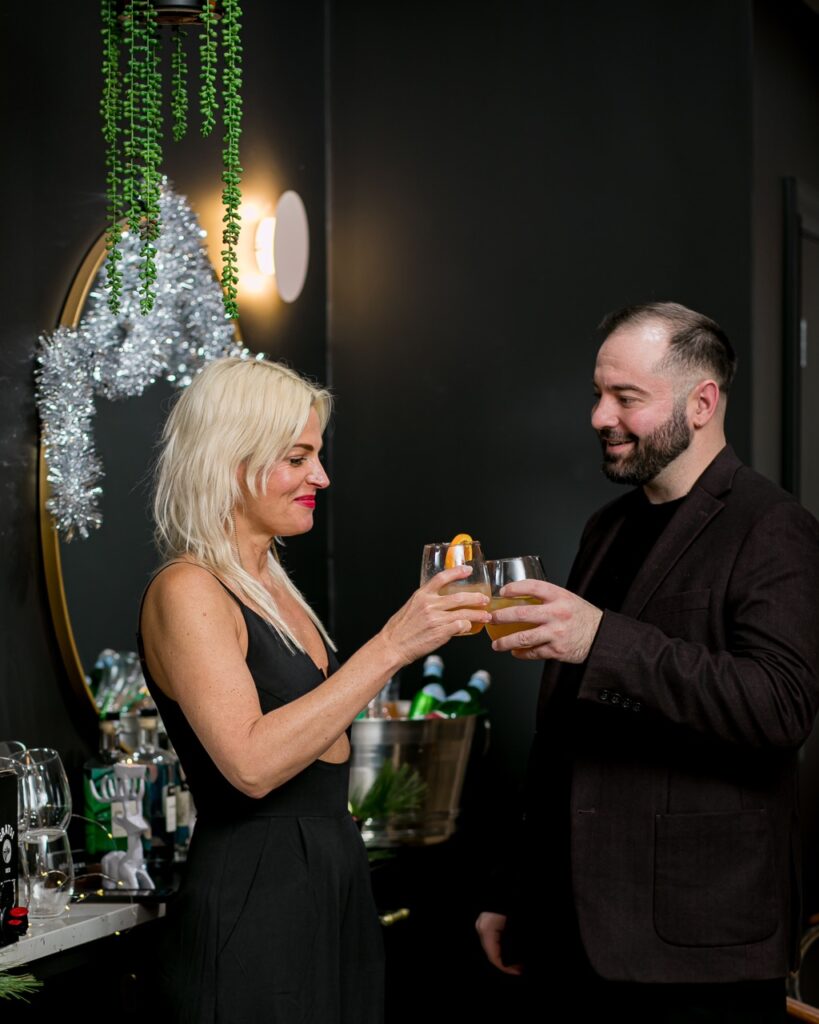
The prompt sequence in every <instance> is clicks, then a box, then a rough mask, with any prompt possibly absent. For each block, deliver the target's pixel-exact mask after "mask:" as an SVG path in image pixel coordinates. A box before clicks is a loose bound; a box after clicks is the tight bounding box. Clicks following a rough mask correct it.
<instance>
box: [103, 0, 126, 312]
mask: <svg viewBox="0 0 819 1024" xmlns="http://www.w3.org/2000/svg"><path fill="white" fill-rule="evenodd" d="M119 41H120V29H119V22H118V21H117V17H116V12H115V10H114V0H102V80H103V87H102V101H101V103H100V113H101V114H102V136H103V138H104V139H105V170H106V173H105V185H106V219H107V223H108V228H107V231H106V236H105V248H106V250H107V252H108V259H107V260H106V264H105V276H106V283H105V288H106V290H107V291H108V305H109V308H110V310H111V312H112V313H113V314H114V315H115V316H116V314H117V313H118V312H119V310H120V305H121V300H122V269H121V267H120V265H119V264H120V262H121V260H122V250H121V249H120V239H121V237H122V229H121V227H120V220H121V219H122V172H123V168H122V159H121V154H120V113H121V103H122V79H121V76H120V70H119Z"/></svg>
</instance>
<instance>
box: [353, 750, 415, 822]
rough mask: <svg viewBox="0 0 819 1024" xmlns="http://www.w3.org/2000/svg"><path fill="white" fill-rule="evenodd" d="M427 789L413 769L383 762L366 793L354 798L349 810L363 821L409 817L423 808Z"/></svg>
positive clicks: (358, 794)
mask: <svg viewBox="0 0 819 1024" xmlns="http://www.w3.org/2000/svg"><path fill="white" fill-rule="evenodd" d="M426 789H427V785H426V783H425V782H424V780H423V779H422V778H421V776H420V775H419V774H418V772H417V771H416V770H415V769H414V768H412V767H411V766H410V765H408V764H402V765H399V766H398V767H397V768H396V767H395V765H394V764H393V763H392V761H384V762H383V764H382V765H381V767H380V768H379V769H378V774H377V775H376V777H375V779H374V780H373V783H372V785H371V786H370V788H369V789H368V790H367V792H366V793H363V794H360V793H354V794H352V795H351V797H350V808H351V811H352V813H353V814H354V815H355V817H357V818H360V819H361V820H362V821H363V820H366V819H367V818H386V817H388V816H389V815H390V814H408V813H409V812H410V811H415V810H417V809H418V808H419V807H420V806H421V803H422V802H423V799H424V794H425V793H426Z"/></svg>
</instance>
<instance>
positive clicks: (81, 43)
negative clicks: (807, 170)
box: [0, 0, 327, 764]
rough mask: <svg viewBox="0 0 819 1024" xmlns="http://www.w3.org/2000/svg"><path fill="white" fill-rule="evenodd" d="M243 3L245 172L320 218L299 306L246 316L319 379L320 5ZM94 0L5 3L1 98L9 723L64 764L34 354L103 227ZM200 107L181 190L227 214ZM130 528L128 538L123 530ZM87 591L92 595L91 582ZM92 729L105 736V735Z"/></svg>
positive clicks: (1, 669) (297, 560) (175, 169)
mask: <svg viewBox="0 0 819 1024" xmlns="http://www.w3.org/2000/svg"><path fill="white" fill-rule="evenodd" d="M244 6H245V17H244V23H243V30H244V67H245V73H244V102H245V118H244V134H243V137H242V146H241V152H242V163H243V165H244V169H245V179H246V181H247V182H248V183H249V186H250V187H251V188H252V190H253V191H254V193H255V194H256V195H258V196H259V197H262V198H264V199H266V200H268V201H269V202H270V203H271V204H275V201H276V199H277V198H278V196H279V194H280V193H281V192H283V191H284V190H285V189H287V188H293V189H295V190H296V191H298V192H299V193H300V195H301V196H302V198H303V200H304V202H305V205H306V208H307V211H308V217H309V219H310V226H311V264H310V270H309V274H308V278H307V283H306V286H305V290H304V292H303V294H302V296H301V297H300V298H299V299H298V301H297V302H296V303H294V304H293V305H291V306H285V305H284V304H282V303H280V302H273V303H267V304H266V305H265V304H260V303H258V302H257V303H256V304H253V303H252V302H248V303H247V304H244V303H243V306H242V325H241V326H242V331H243V334H244V338H245V341H246V343H247V344H248V345H250V346H251V347H252V348H254V349H256V350H261V351H266V352H269V353H271V354H273V355H275V356H277V357H279V358H284V359H287V360H288V361H289V362H291V363H292V364H293V365H296V366H298V367H299V368H300V369H302V370H304V371H305V372H308V373H310V374H313V375H315V376H317V377H320V378H323V376H324V354H325V335H326V265H325V255H324V253H325V244H324V235H325V162H324V155H325V153H324V135H325V126H324V111H325V84H324V45H325V40H324V9H323V5H322V3H321V2H320V0H301V2H299V3H283V4H276V5H275V7H274V6H273V5H270V4H267V3H264V2H262V0H246V3H245V5H244ZM98 11H99V4H98V3H97V2H96V0H80V2H78V3H74V4H71V5H64V4H50V5H48V9H47V11H45V10H44V11H42V12H40V13H39V14H38V15H37V17H36V19H34V21H33V19H32V13H31V11H30V10H28V9H23V7H21V6H20V5H17V6H16V7H9V6H5V7H4V8H3V9H2V12H0V35H1V36H2V40H3V44H2V45H3V54H2V60H0V64H2V75H3V85H4V96H5V97H6V102H4V104H3V114H2V117H3V124H4V136H5V138H6V148H5V158H4V161H3V169H2V172H0V174H2V182H3V194H4V196H5V210H4V232H3V240H4V245H3V249H2V257H1V258H2V261H3V262H2V265H3V275H2V309H3V311H4V316H3V322H2V324H0V350H1V351H2V353H3V370H2V377H1V378H0V387H2V397H3V400H2V403H0V463H1V464H2V467H3V469H2V478H1V479H2V497H3V501H2V505H1V506H0V573H1V574H2V576H0V622H2V630H3V643H2V645H0V651H1V652H2V653H0V738H12V737H13V738H19V739H22V740H24V741H26V742H27V743H29V744H34V743H37V744H53V745H55V746H56V747H58V749H60V751H61V752H62V753H63V754H64V756H65V758H66V760H67V761H68V762H69V764H72V763H75V762H77V761H78V760H79V759H81V758H82V757H83V756H84V754H85V752H86V745H85V743H86V741H87V740H88V739H89V737H88V734H87V732H86V733H85V735H82V733H83V730H82V727H81V726H78V725H77V722H78V721H79V719H78V717H77V713H76V710H75V705H74V702H73V699H72V697H71V696H70V694H69V692H68V689H67V686H66V677H65V672H64V669H63V667H62V664H61V659H60V655H59V652H58V650H57V647H56V644H55V642H54V639H53V630H52V625H51V619H50V612H49V608H48V602H47V598H46V590H45V583H44V578H43V565H42V558H41V554H40V547H39V537H38V527H37V516H38V496H37V487H36V467H37V445H38V427H37V419H36V414H35V408H34V386H33V369H34V358H35V347H36V342H37V337H38V335H39V334H40V332H41V331H43V330H48V329H50V328H52V327H54V326H55V325H56V323H57V321H58V317H59V314H60V309H61V306H62V303H63V300H64V298H65V294H66V292H67V289H68V287H69V285H70V283H71V280H72V277H73V275H74V273H75V271H76V269H77V267H78V266H79V263H80V261H81V259H82V257H83V255H84V253H85V251H86V250H87V248H88V247H89V246H90V245H91V243H92V242H93V241H94V240H95V238H96V237H97V235H98V234H99V233H100V232H101V231H102V229H103V227H104V216H105V212H104V197H103V189H104V169H103V163H102V161H103V145H102V139H101V136H100V131H99V115H98V109H99V99H100V86H101V78H100V71H99V66H100V43H99V23H98V17H99V15H98ZM35 22H36V23H35ZM12 97H13V99H12ZM191 120H192V123H193V125H192V126H193V130H192V132H191V133H190V136H189V138H188V139H186V140H185V141H184V142H183V143H181V144H174V143H173V142H172V141H171V140H170V139H168V140H167V142H166V154H167V159H166V164H165V167H166V170H167V172H168V173H169V175H170V177H171V179H172V181H173V184H174V186H175V187H176V189H177V191H178V192H180V193H183V194H185V195H187V197H188V198H189V200H190V202H191V205H192V206H193V208H194V210H195V211H196V212H197V213H198V214H200V217H201V218H202V220H203V223H204V225H205V226H206V227H208V228H210V227H211V223H210V222H208V220H207V218H208V216H209V217H210V221H214V217H215V220H218V209H217V206H218V202H219V195H220V191H221V183H220V180H219V175H220V173H221V172H220V150H221V140H220V138H219V136H218V134H217V135H214V136H212V137H211V138H210V139H207V140H202V139H200V138H199V137H198V118H196V117H195V116H192V118H191ZM213 211H216V213H215V215H214V212H213ZM206 215H207V216H206ZM217 249H218V243H217ZM13 273H14V274H15V275H16V276H15V277H14V278H13V277H12V274H13ZM148 405H152V403H148ZM108 429H109V430H111V431H115V430H116V429H117V428H116V427H115V426H109V428H108ZM105 440H106V447H107V448H112V450H116V445H117V444H118V443H121V444H128V442H129V436H128V433H127V430H125V429H123V433H122V437H121V438H116V437H111V436H108V437H106V439H105ZM324 515H325V513H323V512H322V513H321V514H320V517H319V523H318V526H317V529H316V530H315V531H314V532H313V533H312V534H311V535H310V537H309V538H303V539H300V540H299V541H298V542H296V541H294V542H293V543H292V544H291V545H290V546H289V547H288V559H289V562H290V564H292V565H293V566H294V569H295V575H296V577H297V579H298V581H299V583H301V584H302V585H303V587H304V589H305V591H306V592H307V593H308V595H309V596H310V598H311V599H312V600H313V601H314V602H315V604H316V606H317V607H318V608H319V609H320V610H321V611H322V612H324V611H325V610H326V593H327V586H326V571H325V566H326V546H325V535H326V519H325V518H324ZM121 543H122V545H123V547H125V546H127V544H128V538H126V537H123V538H122V540H121ZM85 596H86V598H87V599H88V600H89V601H93V594H87V595H85ZM134 614H135V610H134ZM90 740H91V741H92V742H95V736H94V735H91V736H90Z"/></svg>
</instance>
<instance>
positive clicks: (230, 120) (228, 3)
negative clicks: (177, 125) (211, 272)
mask: <svg viewBox="0 0 819 1024" xmlns="http://www.w3.org/2000/svg"><path fill="white" fill-rule="evenodd" d="M223 6H224V18H223V22H222V47H223V50H224V68H223V70H222V87H223V103H222V117H223V121H224V127H225V134H224V139H223V141H224V149H223V150H222V164H223V167H224V170H223V173H222V181H223V183H224V186H225V187H224V188H223V189H222V204H223V206H224V209H225V213H224V216H223V217H222V224H223V227H222V245H223V247H224V248H223V249H222V289H223V291H224V293H225V312H226V313H227V315H228V316H229V317H232V318H236V317H238V315H239V306H238V302H237V300H238V290H237V285H238V283H239V261H238V259H237V256H236V246H237V245H238V242H239V232H240V230H241V219H242V218H241V216H240V214H239V204H240V203H241V201H242V193H241V189H240V187H239V186H240V183H241V176H242V167H241V164H240V163H239V139H240V137H241V134H242V92H241V90H242V45H241V24H240V20H239V19H240V16H241V9H240V4H239V0H224V5H223Z"/></svg>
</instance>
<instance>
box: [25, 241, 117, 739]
mask: <svg viewBox="0 0 819 1024" xmlns="http://www.w3.org/2000/svg"><path fill="white" fill-rule="evenodd" d="M105 255H106V249H105V235H100V237H99V238H98V239H97V240H96V242H94V244H93V245H92V246H91V248H90V249H89V250H88V252H87V253H86V255H85V258H84V259H83V261H82V263H81V264H80V267H79V270H78V271H77V273H76V274H75V275H74V280H73V281H72V282H71V287H70V288H69V290H68V295H67V296H66V300H65V302H64V304H63V308H62V311H61V312H60V320H59V325H58V326H60V327H69V328H76V327H77V326H78V325H79V322H80V317H81V316H82V311H83V309H84V308H85V303H86V301H87V300H88V295H89V293H90V291H91V289H92V287H93V286H94V281H95V280H96V278H97V275H98V274H99V272H100V269H101V267H102V265H103V263H104V261H105ZM38 482H39V504H40V544H41V547H42V551H43V568H44V570H45V579H46V590H47V592H48V603H49V607H50V608H51V619H52V622H53V623H54V631H55V633H56V635H57V643H58V645H59V648H60V653H61V654H62V656H63V664H64V665H65V668H66V672H67V674H68V681H69V683H70V684H71V689H72V690H73V691H74V692H75V693H76V695H77V696H78V697H79V698H80V703H81V706H82V708H83V712H82V713H83V714H85V713H87V712H91V714H93V716H94V719H97V718H98V717H99V712H98V710H97V705H96V702H95V701H94V697H93V695H92V693H91V691H90V689H89V688H88V684H87V682H86V677H85V669H84V668H83V664H82V660H81V658H80V652H79V650H78V649H77V643H76V640H75V639H74V630H73V628H72V626H71V616H70V615H69V612H68V602H67V600H66V596H65V583H64V580H63V564H62V558H61V557H60V535H59V533H58V532H57V528H56V527H55V525H54V521H53V519H52V518H51V513H50V512H49V511H48V509H47V508H46V501H47V500H48V495H49V486H48V467H47V465H46V460H45V446H44V445H43V436H42V430H41V431H40V432H39V435H38Z"/></svg>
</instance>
